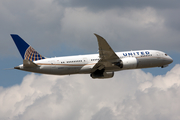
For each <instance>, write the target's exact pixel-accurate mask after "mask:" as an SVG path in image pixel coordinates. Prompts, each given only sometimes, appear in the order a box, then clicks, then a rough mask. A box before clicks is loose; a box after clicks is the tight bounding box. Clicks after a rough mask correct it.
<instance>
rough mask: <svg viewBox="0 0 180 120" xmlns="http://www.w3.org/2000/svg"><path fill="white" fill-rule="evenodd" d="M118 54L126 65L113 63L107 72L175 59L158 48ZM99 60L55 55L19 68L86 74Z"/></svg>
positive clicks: (94, 55)
mask: <svg viewBox="0 0 180 120" xmlns="http://www.w3.org/2000/svg"><path fill="white" fill-rule="evenodd" d="M116 54H117V55H118V57H119V58H120V59H121V60H122V61H123V62H124V63H123V64H124V67H122V68H120V67H117V66H116V67H113V65H112V66H111V67H106V71H107V72H115V71H120V70H126V69H138V68H150V67H165V66H167V65H168V64H170V63H172V61H173V60H172V58H171V57H170V56H168V55H167V54H165V53H164V52H162V51H157V50H139V51H125V52H116ZM99 60H100V58H99V54H89V55H78V56H66V57H54V58H46V59H43V60H38V61H34V63H35V64H37V65H38V66H39V67H36V68H26V67H23V64H22V65H20V66H19V68H20V70H25V71H30V72H36V73H44V74H53V75H68V74H86V73H92V72H94V71H92V68H93V67H94V65H95V64H96V63H97V62H98V61H99Z"/></svg>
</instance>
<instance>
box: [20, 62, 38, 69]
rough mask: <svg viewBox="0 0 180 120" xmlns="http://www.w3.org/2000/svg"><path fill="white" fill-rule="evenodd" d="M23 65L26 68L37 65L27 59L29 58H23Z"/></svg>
mask: <svg viewBox="0 0 180 120" xmlns="http://www.w3.org/2000/svg"><path fill="white" fill-rule="evenodd" d="M23 66H24V67H26V68H33V67H38V65H37V64H35V63H34V62H32V61H29V60H23Z"/></svg>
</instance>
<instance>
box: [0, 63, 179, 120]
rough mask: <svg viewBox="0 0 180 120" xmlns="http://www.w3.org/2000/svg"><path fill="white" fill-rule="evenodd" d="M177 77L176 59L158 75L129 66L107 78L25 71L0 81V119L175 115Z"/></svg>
mask: <svg viewBox="0 0 180 120" xmlns="http://www.w3.org/2000/svg"><path fill="white" fill-rule="evenodd" d="M157 69H158V68H157ZM178 71H179V72H178ZM179 81H180V65H179V64H177V65H176V66H175V67H174V68H173V69H172V70H170V71H169V72H167V74H166V75H164V76H161V75H159V76H152V75H151V74H150V73H144V72H143V71H142V70H132V71H121V72H117V73H116V74H115V77H114V78H112V79H107V80H92V79H91V78H90V76H89V75H72V76H50V75H36V74H29V75H27V76H25V77H24V79H23V82H22V83H21V85H15V86H12V87H9V88H2V87H1V89H0V108H1V109H0V119H4V120H6V119H10V120H11V119H12V120H16V119H18V120H21V119H22V120H24V119H26V120H30V119H44V120H46V119H47V120H48V119H53V120H56V119H63V120H72V119H73V120H91V119H92V120H97V119H98V120H100V119H103V120H104V119H112V120H117V119H118V120H119V119H127V120H144V119H145V118H146V119H147V120H150V119H159V120H166V119H171V120H176V119H179V118H180V115H179V112H180V107H179V106H180V104H179V100H180V95H179V92H180V86H179V85H180V82H179Z"/></svg>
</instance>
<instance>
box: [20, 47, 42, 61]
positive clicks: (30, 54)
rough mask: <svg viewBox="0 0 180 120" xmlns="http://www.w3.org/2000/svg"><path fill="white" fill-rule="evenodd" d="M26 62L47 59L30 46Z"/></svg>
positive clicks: (25, 57)
mask: <svg viewBox="0 0 180 120" xmlns="http://www.w3.org/2000/svg"><path fill="white" fill-rule="evenodd" d="M24 59H25V60H30V61H36V60H42V59H45V57H43V56H42V55H40V54H39V53H38V52H37V51H36V50H34V49H33V48H32V47H31V46H29V47H28V48H27V50H26V52H25V54H24Z"/></svg>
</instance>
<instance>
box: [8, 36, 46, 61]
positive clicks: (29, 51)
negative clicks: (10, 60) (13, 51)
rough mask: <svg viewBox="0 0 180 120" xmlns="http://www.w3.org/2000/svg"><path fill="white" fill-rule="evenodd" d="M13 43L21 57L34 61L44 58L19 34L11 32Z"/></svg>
mask: <svg viewBox="0 0 180 120" xmlns="http://www.w3.org/2000/svg"><path fill="white" fill-rule="evenodd" d="M11 37H12V39H13V40H14V43H15V44H16V46H17V48H18V50H19V52H20V54H21V56H22V58H23V59H24V60H30V61H36V60H41V59H45V57H43V56H42V55H40V54H39V53H38V52H37V51H36V50H35V49H33V48H32V47H31V46H30V45H29V44H27V43H26V42H25V41H24V40H23V39H22V38H21V37H20V36H19V35H16V34H11Z"/></svg>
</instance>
